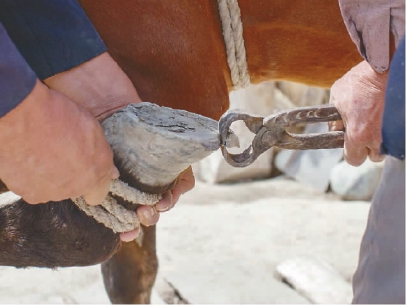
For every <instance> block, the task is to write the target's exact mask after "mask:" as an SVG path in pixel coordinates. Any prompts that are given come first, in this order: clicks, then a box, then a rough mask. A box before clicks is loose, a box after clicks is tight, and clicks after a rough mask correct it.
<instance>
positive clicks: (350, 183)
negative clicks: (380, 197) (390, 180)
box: [330, 159, 384, 201]
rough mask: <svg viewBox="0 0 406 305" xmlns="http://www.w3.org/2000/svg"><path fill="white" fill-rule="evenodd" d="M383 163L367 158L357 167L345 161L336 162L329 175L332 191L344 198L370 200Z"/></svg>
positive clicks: (377, 182)
mask: <svg viewBox="0 0 406 305" xmlns="http://www.w3.org/2000/svg"><path fill="white" fill-rule="evenodd" d="M383 164H384V161H382V162H372V161H370V160H369V159H367V160H365V162H364V163H363V164H362V165H360V166H358V167H355V166H352V165H350V164H348V163H347V162H346V161H342V162H340V163H338V164H337V165H336V166H335V167H334V168H333V170H332V172H331V176H330V186H331V189H332V191H333V192H334V193H336V194H337V195H339V196H341V197H342V198H343V199H344V200H366V201H369V200H371V199H372V196H373V195H374V193H375V190H376V188H377V187H378V184H379V181H380V179H381V175H382V170H383Z"/></svg>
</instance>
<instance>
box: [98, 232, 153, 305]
mask: <svg viewBox="0 0 406 305" xmlns="http://www.w3.org/2000/svg"><path fill="white" fill-rule="evenodd" d="M142 231H143V233H142V234H141V235H140V236H139V237H138V238H137V239H136V240H135V241H133V242H129V243H122V246H121V248H120V249H119V251H117V252H116V253H115V254H114V256H112V257H111V258H110V259H109V260H108V261H106V262H104V263H102V274H103V280H104V285H105V287H106V290H107V293H108V295H109V298H110V301H111V302H112V303H114V304H118V303H120V304H148V303H150V301H151V292H152V286H153V285H154V282H155V278H156V274H157V271H158V259H157V256H156V251H155V250H156V247H155V241H156V240H155V231H156V230H155V226H151V227H144V226H142Z"/></svg>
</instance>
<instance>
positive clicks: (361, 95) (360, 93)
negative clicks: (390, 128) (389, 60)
mask: <svg viewBox="0 0 406 305" xmlns="http://www.w3.org/2000/svg"><path fill="white" fill-rule="evenodd" d="M387 79H388V73H381V74H380V73H377V72H375V71H374V70H373V69H372V68H371V66H370V65H369V64H368V63H367V62H366V61H363V62H361V63H359V64H358V65H356V66H355V67H354V68H352V69H351V70H350V71H348V72H347V73H346V74H345V75H344V76H343V77H342V78H340V79H339V80H337V81H336V82H335V83H334V84H333V86H332V87H331V92H330V103H331V104H334V105H335V106H336V107H337V110H338V111H339V113H340V114H341V117H342V121H337V122H334V123H333V124H330V130H344V129H345V137H344V158H345V159H346V161H347V162H348V163H349V164H351V165H353V166H359V165H361V164H362V163H363V162H364V161H365V160H366V158H367V157H369V158H370V160H371V161H373V162H379V161H382V160H383V158H384V156H383V155H380V153H379V149H380V145H381V142H382V135H381V130H382V114H383V107H384V103H385V88H386V84H387Z"/></svg>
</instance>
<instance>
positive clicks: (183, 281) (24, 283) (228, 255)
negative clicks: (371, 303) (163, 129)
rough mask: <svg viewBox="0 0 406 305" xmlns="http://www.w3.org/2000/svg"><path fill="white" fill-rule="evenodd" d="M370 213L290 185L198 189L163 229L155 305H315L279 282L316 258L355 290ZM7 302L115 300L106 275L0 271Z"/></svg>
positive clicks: (363, 205)
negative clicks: (281, 273) (279, 270)
mask: <svg viewBox="0 0 406 305" xmlns="http://www.w3.org/2000/svg"><path fill="white" fill-rule="evenodd" d="M368 209H369V202H362V201H356V202H355V201H352V202H345V201H341V200H340V199H339V198H337V197H336V196H334V195H332V194H320V193H317V192H315V191H312V190H310V189H308V188H307V187H304V186H303V185H301V184H300V183H298V182H295V181H292V180H289V179H286V178H284V177H277V178H273V179H268V180H261V181H253V182H245V183H238V184H229V185H208V184H204V183H200V182H198V183H197V185H196V187H195V189H194V190H192V191H191V192H189V193H187V194H185V195H184V196H183V197H182V198H181V200H180V202H179V203H178V204H177V206H176V207H175V208H174V209H173V210H171V211H170V212H167V213H165V214H164V215H162V217H161V219H160V222H159V225H158V227H157V231H158V232H157V248H158V257H159V261H160V270H159V276H158V280H157V283H156V286H155V288H154V295H153V298H152V302H153V303H155V304H159V303H165V302H189V303H274V304H275V303H278V304H283V303H295V304H305V303H309V302H310V301H309V299H308V298H306V297H304V296H303V295H302V294H301V293H300V292H298V291H296V290H294V289H293V288H291V287H290V286H289V285H287V284H285V283H283V282H282V281H281V280H280V279H278V277H277V276H275V270H276V266H278V265H279V264H280V263H282V262H283V261H285V260H286V259H289V258H294V257H297V256H300V255H307V256H310V257H315V258H317V259H320V260H322V261H325V262H327V263H328V264H330V265H331V266H332V267H333V268H334V269H335V271H337V273H338V274H339V275H340V276H342V277H343V278H344V279H345V280H346V281H347V282H348V283H349V282H350V280H351V277H352V274H353V272H354V270H355V268H356V265H357V259H358V248H359V243H360V239H361V237H362V234H363V231H364V228H365V224H366V218H367V213H368ZM174 289H176V291H177V293H174V291H175V290H174ZM350 301H351V300H350V299H349V300H348V302H350ZM0 302H1V303H54V304H55V303H108V302H109V300H108V297H107V295H106V293H105V291H104V287H103V282H102V278H101V273H100V267H99V266H92V267H86V268H65V269H59V270H56V271H53V270H47V269H39V268H30V269H24V270H22V269H15V268H13V267H0ZM331 302H334V300H333V299H332V300H331Z"/></svg>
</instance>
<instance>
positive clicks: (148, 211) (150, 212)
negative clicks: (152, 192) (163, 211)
mask: <svg viewBox="0 0 406 305" xmlns="http://www.w3.org/2000/svg"><path fill="white" fill-rule="evenodd" d="M155 213H156V212H155V209H154V208H150V209H145V210H144V211H142V215H144V217H145V218H147V219H150V218H152V217H153V216H154V215H155Z"/></svg>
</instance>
